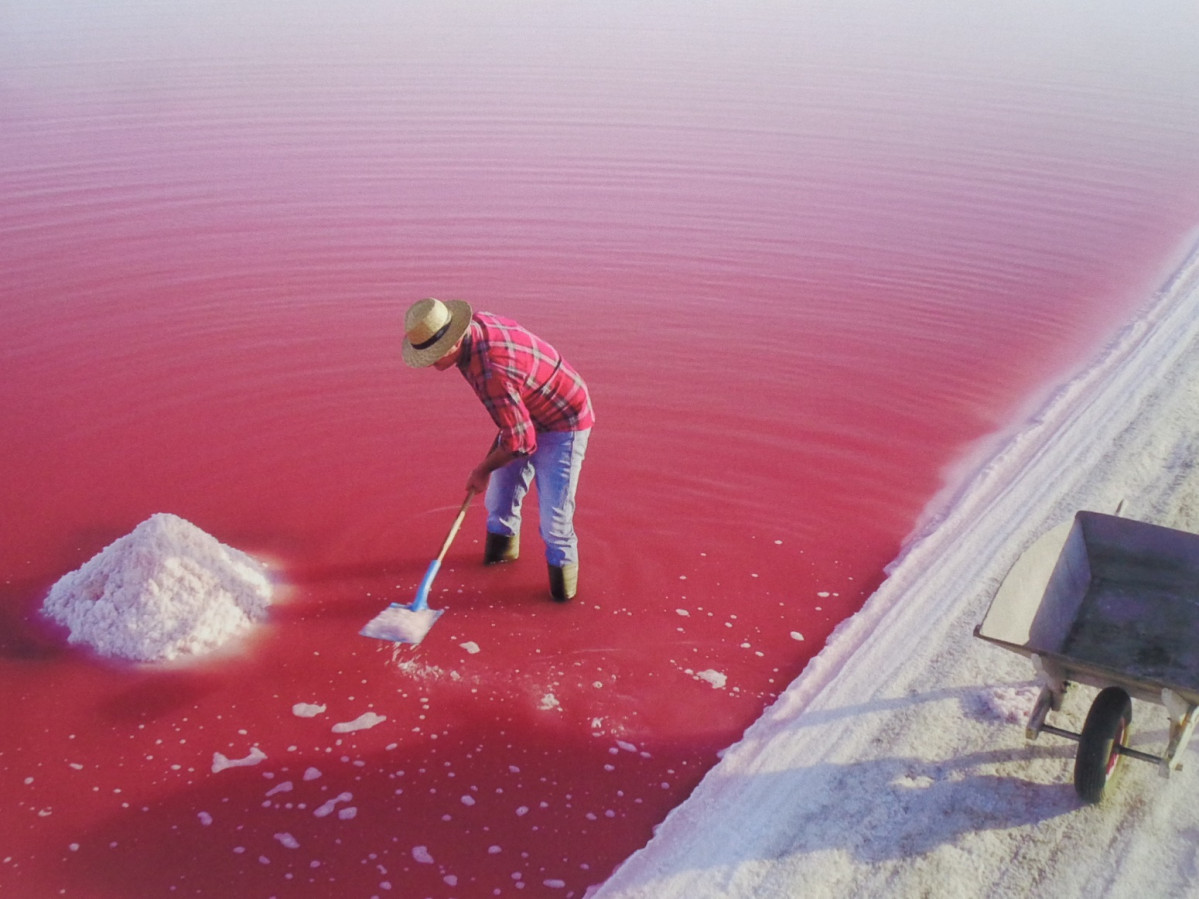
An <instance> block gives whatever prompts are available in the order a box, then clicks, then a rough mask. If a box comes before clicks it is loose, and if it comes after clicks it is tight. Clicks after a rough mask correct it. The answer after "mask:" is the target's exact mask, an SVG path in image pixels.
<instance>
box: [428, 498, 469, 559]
mask: <svg viewBox="0 0 1199 899" xmlns="http://www.w3.org/2000/svg"><path fill="white" fill-rule="evenodd" d="M474 498H475V491H473V490H467V491H466V499H464V500H463V501H462V508H461V509H459V510H458V514H457V515H456V516H455V517H454V523H453V524H452V525H450V532H449V533H448V534H446V538H445V543H443V544H441V552H439V553H438V554H437V564H438V566H440V565H441V563H442V561H443V560H444V559H445V554H446V553H447V552H449V551H450V544H451V543H453V542H454V538H455V537H457V536H458V529H459V528H460V527H462V520H463V519H464V518H466V510H467V509H469V508H470V501H471V500H472V499H474Z"/></svg>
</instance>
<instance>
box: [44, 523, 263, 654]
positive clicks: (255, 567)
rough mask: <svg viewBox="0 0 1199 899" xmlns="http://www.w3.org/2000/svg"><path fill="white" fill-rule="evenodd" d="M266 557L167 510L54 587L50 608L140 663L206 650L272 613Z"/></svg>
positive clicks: (75, 631) (82, 638)
mask: <svg viewBox="0 0 1199 899" xmlns="http://www.w3.org/2000/svg"><path fill="white" fill-rule="evenodd" d="M270 601H271V582H270V579H269V578H268V577H267V573H266V568H265V567H264V566H263V565H262V563H260V562H258V561H257V560H256V559H254V558H252V557H251V556H249V555H247V554H246V553H244V552H241V551H240V550H236V549H233V548H232V547H229V546H226V545H224V544H223V543H220V542H219V541H218V540H217V539H216V538H215V537H212V536H211V535H209V534H207V533H205V532H204V531H202V530H200V528H198V527H196V526H195V525H194V524H191V523H190V522H188V521H185V520H183V519H182V518H180V517H179V516H177V515H170V514H165V513H160V514H158V515H154V516H152V517H151V518H149V519H147V520H146V521H143V522H142V523H141V524H139V525H138V526H137V527H136V528H135V529H134V530H133V532H132V533H130V534H127V535H126V536H124V537H121V538H120V539H119V540H116V541H114V542H113V543H112V544H111V545H110V546H108V547H106V548H105V549H104V550H102V551H101V552H100V553H99V554H97V555H96V556H95V557H94V558H93V559H91V560H90V561H89V562H87V563H86V564H84V565H83V566H82V567H81V568H79V569H78V570H76V571H72V572H71V573H70V574H68V575H66V576H64V577H63V578H62V579H60V580H59V581H58V582H57V583H56V584H55V585H54V586H53V587H51V588H50V594H49V595H48V596H47V597H46V601H45V603H44V604H43V606H42V611H43V612H44V613H45V614H46V615H47V616H48V617H50V618H52V619H53V620H55V621H57V622H59V623H60V624H63V625H66V627H67V628H68V629H69V630H70V636H69V638H68V639H69V641H70V642H71V643H82V644H84V645H87V646H90V647H91V648H92V649H94V650H95V651H96V652H97V653H99V654H100V655H103V656H109V657H114V658H122V659H131V660H134V661H140V662H153V661H164V660H167V659H173V658H176V657H177V656H181V655H200V654H202V653H206V652H210V651H211V650H213V649H216V648H217V647H219V646H221V645H222V644H224V643H226V642H228V641H229V640H230V639H232V638H233V637H235V636H236V635H238V634H239V633H241V632H242V631H244V630H245V629H246V628H248V627H249V626H250V625H252V624H253V623H254V622H255V621H258V620H260V619H262V618H264V617H265V616H266V610H267V606H269V605H270Z"/></svg>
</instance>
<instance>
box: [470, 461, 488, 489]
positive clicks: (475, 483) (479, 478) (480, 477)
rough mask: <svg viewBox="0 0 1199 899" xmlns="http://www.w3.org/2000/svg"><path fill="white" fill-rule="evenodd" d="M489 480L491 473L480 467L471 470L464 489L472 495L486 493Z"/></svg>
mask: <svg viewBox="0 0 1199 899" xmlns="http://www.w3.org/2000/svg"><path fill="white" fill-rule="evenodd" d="M489 480H491V472H490V471H489V470H487V469H484V468H483V466H482V465H480V466H478V467H476V468H473V469H471V473H470V477H469V478H467V479H466V489H467V490H470V491H471V492H473V493H486V492H487V482H488V481H489Z"/></svg>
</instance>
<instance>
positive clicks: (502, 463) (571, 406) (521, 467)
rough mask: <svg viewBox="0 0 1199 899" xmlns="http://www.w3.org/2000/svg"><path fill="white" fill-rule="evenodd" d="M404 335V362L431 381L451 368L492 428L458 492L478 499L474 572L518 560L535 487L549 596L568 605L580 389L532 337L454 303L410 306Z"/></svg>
mask: <svg viewBox="0 0 1199 899" xmlns="http://www.w3.org/2000/svg"><path fill="white" fill-rule="evenodd" d="M404 332H405V333H404V344H403V356H404V362H405V363H406V364H408V365H410V366H412V367H413V368H426V367H428V366H432V367H433V368H436V369H437V370H438V371H446V370H448V369H450V368H454V367H456V368H457V369H458V371H460V372H462V376H463V377H464V378H466V380H467V383H469V384H470V386H471V387H472V388H473V389H474V391H475V393H476V394H477V395H478V397H479V399H480V400H481V401H482V403H483V405H484V407H485V408H486V409H487V411H488V412H489V413H490V415H491V418H492V420H493V421H494V422H495V424H496V427H497V428H499V434H498V435H497V436H496V439H495V441H494V443H493V444H492V446H491V449H490V451H489V452H488V453H487V455H486V456H484V458H483V460H482V461H481V462H480V463H479V464H478V465H476V466H475V467H474V469H472V470H471V473H470V476H469V477H468V478H467V481H466V489H467V490H472V491H475V492H478V493H483V494H484V506H485V507H486V509H487V541H486V544H485V546H484V549H483V563H484V564H485V565H494V564H497V563H501V562H512V561H515V560H516V558H517V557H518V556H519V555H520V518H521V503H522V501H523V500H524V498H525V494H527V493H528V491H529V487H530V485H531V484H534V483H535V484H536V487H537V497H538V503H539V505H538V509H539V512H540V518H541V538H542V540H543V541H544V542H545V558H546V563H547V565H548V568H549V586H550V596H551V597H552V598H553V599H554V600H556V601H558V602H566V601H567V600H569V599H573V598H574V596H575V595H576V593H577V592H578V579H579V549H578V538H577V536H576V535H575V529H574V512H575V491H576V489H577V487H578V483H579V471H580V470H581V468H582V466H583V456H584V455H585V454H586V452H587V441H588V438H589V437H590V436H591V427H592V424H593V423H594V420H595V416H594V414H593V412H592V408H591V398H590V396H589V394H588V392H587V385H586V384H584V383H583V379H582V378H581V377H579V374H578V372H576V371H575V370H574V369H573V368H572V367H571V366H570V365H569V364H568V363H567V362H566V361H565V360H564V359H563V358H562V356H561V354H559V353H558V351H557V350H555V349H554V348H553V347H552V346H550V345H549V344H548V343H546V342H545V341H544V340H542V339H541V338H540V337H537V336H536V335H535V334H532V333H531V332H529V331H527V330H526V329H525V328H522V327H521V326H520V325H519V324H517V323H516V322H514V321H512V320H511V319H507V318H501V317H500V316H498V315H492V314H491V313H489V312H481V311H480V312H476V311H474V310H473V309H472V308H471V306H470V304H469V303H467V302H465V301H464V300H446V301H444V302H443V301H441V300H436V299H432V298H427V299H423V300H418V301H417V302H415V303H413V304H412V305H411V306H410V307H409V309H408V312H407V314H406V315H405V316H404Z"/></svg>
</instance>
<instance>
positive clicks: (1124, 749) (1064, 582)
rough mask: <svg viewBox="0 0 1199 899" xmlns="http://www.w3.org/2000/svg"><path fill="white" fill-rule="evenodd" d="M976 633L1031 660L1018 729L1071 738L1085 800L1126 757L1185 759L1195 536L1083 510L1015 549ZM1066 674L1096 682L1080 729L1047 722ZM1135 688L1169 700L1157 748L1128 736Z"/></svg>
mask: <svg viewBox="0 0 1199 899" xmlns="http://www.w3.org/2000/svg"><path fill="white" fill-rule="evenodd" d="M974 634H975V636H976V637H979V638H981V639H983V640H986V641H988V642H990V643H994V644H995V645H997V646H1001V647H1003V648H1004V649H1008V650H1011V651H1013V652H1018V653H1020V654H1022V655H1025V656H1027V657H1029V658H1030V659H1031V660H1032V663H1033V668H1034V670H1035V671H1036V675H1037V680H1038V682H1039V683H1040V685H1041V693H1040V696H1039V697H1038V699H1037V702H1036V704H1035V706H1034V708H1033V711H1032V713H1031V714H1030V716H1029V721H1028V726H1027V729H1026V734H1027V736H1028V739H1030V740H1035V739H1036V738H1037V736H1038V735H1039V734H1040V733H1041V732H1042V731H1045V732H1047V733H1051V734H1055V735H1057V736H1060V737H1066V738H1068V739H1071V740H1075V741H1077V742H1078V754H1077V756H1076V758H1075V767H1074V786H1075V789H1076V790H1077V792H1078V794H1079V796H1080V797H1082V799H1084V800H1085V801H1087V802H1098V801H1099V800H1100V799H1101V798H1102V796H1103V791H1104V788H1105V786H1106V785H1107V782H1108V780H1109V779H1110V778H1111V776H1112V775H1113V774H1114V773H1115V770H1116V767H1117V763H1118V762H1119V760H1120V758H1121V757H1122V756H1129V757H1132V758H1136V759H1140V760H1142V761H1149V762H1154V763H1156V764H1157V765H1158V766H1159V770H1160V771H1161V773H1162V774H1163V776H1168V775H1169V773H1170V771H1171V770H1179V769H1181V767H1182V763H1181V761H1180V756H1181V755H1182V753H1183V752H1184V750H1185V749H1186V746H1187V743H1188V741H1189V740H1190V738H1191V735H1192V733H1193V732H1194V729H1195V724H1196V721H1197V719H1199V716H1197V715H1196V708H1197V707H1199V639H1197V638H1199V535H1196V534H1191V533H1188V532H1186V531H1178V530H1174V529H1172V528H1165V527H1161V526H1159V525H1153V524H1147V523H1145V522H1141V521H1134V520H1132V519H1128V518H1122V517H1119V516H1116V515H1104V514H1101V513H1098V512H1085V511H1080V512H1078V513H1077V514H1076V515H1075V517H1074V520H1073V522H1068V523H1066V524H1063V525H1061V526H1059V527H1057V528H1054V529H1053V530H1051V531H1049V532H1047V533H1045V534H1043V535H1042V536H1041V537H1040V538H1039V539H1038V540H1037V541H1036V542H1035V543H1033V544H1032V545H1031V546H1030V547H1029V548H1028V549H1027V550H1025V551H1024V553H1023V554H1022V555H1021V556H1020V558H1019V559H1017V560H1016V563H1015V564H1014V565H1013V566H1012V568H1011V570H1010V571H1009V572H1008V574H1007V576H1006V577H1005V578H1004V580H1003V582H1002V583H1001V584H1000V586H999V589H998V590H997V591H996V593H995V596H994V597H993V599H992V600H991V604H990V607H989V608H988V609H987V613H986V616H985V617H984V618H983V621H982V623H981V624H979V625H978V626H977V627H976V628H975V629H974ZM1071 683H1079V684H1085V685H1087V686H1091V687H1096V688H1098V689H1099V690H1100V692H1099V695H1098V696H1097V697H1096V698H1095V701H1094V703H1093V704H1092V706H1091V710H1090V712H1089V713H1088V715H1087V718H1086V723H1085V724H1084V726H1083V729H1082V732H1081V733H1074V732H1073V731H1068V730H1064V729H1062V728H1058V727H1054V726H1052V725H1050V724H1049V723H1048V721H1047V718H1048V716H1049V713H1050V712H1051V711H1058V710H1060V709H1061V707H1062V702H1063V700H1064V698H1065V695H1066V691H1067V689H1068V687H1069V685H1070V684H1071ZM1132 698H1136V699H1140V700H1144V701H1147V702H1154V703H1160V704H1162V705H1164V706H1165V708H1166V712H1167V714H1168V715H1169V718H1170V736H1169V742H1168V744H1167V746H1166V749H1165V751H1164V752H1163V753H1162V755H1160V756H1157V755H1152V754H1150V753H1146V752H1141V751H1139V750H1135V749H1131V748H1129V747H1128V745H1127V740H1128V734H1129V729H1130V725H1131V721H1132V703H1131V699H1132Z"/></svg>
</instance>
